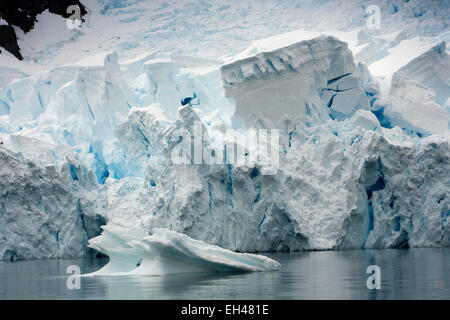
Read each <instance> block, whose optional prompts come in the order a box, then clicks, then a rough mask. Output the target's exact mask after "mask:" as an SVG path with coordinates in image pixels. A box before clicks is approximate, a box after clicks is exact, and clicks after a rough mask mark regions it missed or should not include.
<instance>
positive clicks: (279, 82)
mask: <svg viewBox="0 0 450 320" xmlns="http://www.w3.org/2000/svg"><path fill="white" fill-rule="evenodd" d="M221 74H222V81H223V86H224V88H225V95H226V96H227V97H232V98H233V99H234V100H235V101H236V112H235V114H234V121H235V123H238V122H242V123H243V126H244V127H255V126H256V127H257V126H258V125H257V123H256V122H255V120H257V119H261V118H263V119H265V125H266V127H279V126H280V121H281V120H282V119H283V118H284V117H286V118H290V119H292V120H294V119H295V120H296V119H298V118H302V115H307V114H308V113H309V112H311V110H309V111H308V109H310V108H311V109H312V110H313V112H314V113H316V112H317V113H318V118H319V119H320V120H323V119H324V118H328V114H331V115H332V117H334V118H337V119H340V120H342V119H344V118H346V117H349V116H351V115H352V114H353V113H354V112H355V110H357V109H368V108H369V101H368V99H367V97H366V95H365V93H364V92H363V91H362V89H361V87H360V86H359V83H360V79H359V75H358V74H357V73H356V67H355V64H354V62H353V59H352V54H351V52H350V50H348V48H347V45H346V44H345V43H344V42H341V41H339V40H337V39H336V38H333V37H319V38H315V39H313V40H306V41H302V42H299V43H296V44H293V45H290V46H288V47H285V48H281V49H277V50H275V51H272V52H264V53H259V54H256V55H255V56H253V57H249V58H246V59H243V60H238V61H236V62H233V63H230V64H226V65H223V66H222V67H221ZM322 103H323V104H325V105H326V106H327V107H328V108H329V111H327V110H326V109H325V110H324V108H321V107H316V106H317V105H322Z"/></svg>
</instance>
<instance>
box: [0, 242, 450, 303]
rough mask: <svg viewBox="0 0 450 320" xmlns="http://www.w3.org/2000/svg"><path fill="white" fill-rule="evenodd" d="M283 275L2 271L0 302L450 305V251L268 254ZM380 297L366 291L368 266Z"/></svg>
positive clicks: (60, 266)
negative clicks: (70, 280) (71, 281)
mask: <svg viewBox="0 0 450 320" xmlns="http://www.w3.org/2000/svg"><path fill="white" fill-rule="evenodd" d="M268 256H270V257H271V258H273V259H276V260H278V261H279V262H281V264H282V270H281V271H279V272H257V273H239V274H203V273H202V274H200V273H196V274H192V273H191V274H179V275H170V276H158V277H95V278H82V279H81V289H79V290H69V289H67V286H66V280H67V276H68V274H67V273H66V270H67V267H68V266H70V265H78V266H79V267H80V268H81V272H82V273H88V272H92V271H94V270H97V269H99V268H100V267H102V266H103V265H104V264H105V263H106V262H107V259H96V258H91V259H76V260H41V261H20V262H2V263H0V299H450V248H443V249H405V250H366V251H339V252H335V251H326V252H301V253H285V254H268ZM373 264H376V265H378V266H379V267H380V268H381V289H380V290H368V289H367V286H366V281H367V278H368V277H369V276H370V274H367V273H366V269H367V267H368V266H369V265H373Z"/></svg>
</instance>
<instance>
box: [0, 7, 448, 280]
mask: <svg viewBox="0 0 450 320" xmlns="http://www.w3.org/2000/svg"><path fill="white" fill-rule="evenodd" d="M124 3H125V4H126V6H128V4H127V3H126V2H124ZM410 5H412V4H402V6H410ZM126 6H125V7H126ZM306 6H307V5H306ZM195 8H196V7H195V5H192V8H191V11H190V12H191V13H192V14H194V13H195V14H199V15H201V14H203V13H202V12H197V11H196V9H195ZM420 8H422V7H421V6H420ZM114 10H119V9H118V8H116V9H115V8H109V7H108V8H107V9H106V8H105V9H104V16H102V17H101V18H102V19H112V18H113V17H115V14H114V12H115V11H114ZM224 10H226V9H224ZM421 10H422V9H421ZM410 13H411V12H410ZM183 14H186V13H185V12H183ZM118 16H120V15H119V14H118ZM410 18H411V19H413V17H412V16H411V17H410ZM428 18H429V17H428ZM428 18H427V15H424V16H419V17H417V19H428ZM99 19H100V18H99ZM420 21H422V20H420ZM46 23H48V21H47V22H46ZM224 23H225V22H224ZM227 23H228V22H227ZM129 24H130V25H132V24H133V22H130V23H129ZM210 27H211V26H208V28H210ZM435 28H436V30H434V29H433V28H430V29H427V28H425V27H424V26H421V27H420V28H419V29H418V30H417V32H416V33H414V32H413V30H412V29H408V28H406V29H405V30H403V31H402V32H394V31H395V30H390V31H392V32H391V33H389V34H387V35H373V34H371V33H370V32H368V31H367V30H366V31H364V30H352V31H348V32H347V31H345V32H344V31H330V32H319V31H314V32H313V31H308V32H307V31H304V30H300V31H291V30H287V31H290V32H288V33H285V34H281V35H276V36H272V37H269V38H265V39H260V38H262V37H260V38H259V40H256V41H253V42H252V41H244V40H245V39H244V40H243V39H241V40H240V41H242V42H244V43H246V44H247V45H248V48H247V49H245V48H244V47H243V46H242V42H238V44H233V46H236V47H235V48H234V49H239V50H235V51H234V52H233V54H231V53H230V51H227V52H226V53H227V55H225V56H220V57H219V58H217V57H218V56H219V55H218V54H216V53H217V47H215V46H214V44H216V43H217V42H216V40H212V42H211V43H210V42H208V47H207V48H206V49H205V51H207V52H209V53H214V54H205V55H203V56H204V57H205V58H200V57H199V56H200V55H198V54H195V52H189V51H190V50H192V47H189V48H187V49H186V52H183V51H180V50H178V51H177V50H172V49H173V46H175V44H173V43H172V42H170V41H169V42H167V41H166V40H161V41H162V42H161V43H164V44H165V45H164V46H162V47H164V48H166V49H168V50H162V51H161V50H156V49H146V50H145V51H144V52H143V53H141V54H135V55H133V57H132V58H130V57H126V56H124V51H126V52H128V51H133V50H132V49H130V48H128V47H126V48H125V49H124V50H122V51H121V50H120V48H117V47H115V48H113V49H116V50H109V49H111V48H105V49H107V50H105V51H104V52H100V53H96V54H91V55H89V56H87V57H85V58H83V59H81V60H79V61H70V60H71V59H67V60H68V61H67V62H64V63H60V64H59V65H57V66H51V67H50V68H49V70H45V71H42V70H41V69H39V68H37V67H36V66H35V67H36V69H39V70H38V71H39V72H30V73H29V74H25V73H24V71H25V69H26V68H25V66H26V64H27V63H30V62H29V61H25V62H23V64H20V65H18V64H17V63H15V62H14V63H10V64H9V65H8V68H6V67H5V66H4V64H3V62H4V61H11V59H12V58H11V57H10V56H5V58H4V57H3V53H2V56H1V58H2V59H0V62H1V64H0V68H1V70H2V72H3V70H5V72H6V71H7V70H14V68H16V67H17V69H15V72H16V73H17V75H20V76H14V77H13V78H14V80H12V81H10V79H9V73H8V74H6V73H5V75H8V77H7V78H8V79H7V80H2V81H1V85H0V162H1V166H0V177H1V179H0V260H17V259H36V258H37V259H43V258H69V257H81V256H85V255H87V254H92V250H91V249H88V247H90V248H92V249H95V250H97V251H100V252H102V253H105V254H107V255H108V256H109V257H110V264H108V265H107V266H106V267H105V269H103V271H101V272H99V274H101V273H104V274H111V273H117V272H119V273H127V274H128V273H130V272H131V273H143V274H152V272H156V271H157V270H159V271H160V272H162V269H167V270H169V269H170V268H167V267H166V266H167V263H170V261H171V260H170V259H172V258H173V256H169V257H165V256H164V252H165V251H167V254H168V255H170V254H171V253H170V252H172V253H173V255H178V254H180V255H181V256H183V257H186V256H188V255H189V254H190V253H192V252H193V251H191V250H194V249H195V250H196V248H200V247H202V248H209V249H208V250H209V251H208V250H207V251H208V252H209V253H211V254H212V256H213V258H212V262H211V261H210V262H208V263H212V264H211V265H210V266H211V268H212V270H224V269H223V268H225V269H227V268H228V269H230V268H231V269H233V268H237V269H240V270H242V269H246V268H247V270H250V269H252V268H256V269H258V270H259V269H276V265H275V264H274V263H272V262H270V263H269V265H270V267H267V265H266V264H264V263H265V262H267V261H269V260H264V259H263V260H258V259H257V261H255V260H252V259H253V258H251V257H253V256H246V257H248V259H244V261H242V260H240V258H238V257H241V256H240V255H231V253H228V251H222V250H231V251H234V252H235V254H238V253H261V252H291V251H299V250H344V249H370V248H403V247H435V246H449V245H450V225H449V220H450V219H449V216H450V210H449V193H450V180H449V178H448V176H449V174H448V173H449V163H450V159H449V158H450V152H449V111H450V109H449V103H448V101H449V96H450V89H449V85H448V84H449V79H448V75H449V74H450V64H449V56H448V50H447V48H446V44H445V43H446V42H445V40H448V39H446V37H447V36H446V34H445V33H444V34H441V33H439V32H441V31H442V30H441V29H442V26H440V25H439V24H438V25H436V26H435ZM272 31H273V32H272ZM272 31H271V32H267V34H265V35H266V36H267V35H273V34H274V33H275V31H274V30H272ZM255 32H256V31H255ZM259 32H260V31H257V32H256V33H257V35H260V33H259ZM278 33H279V32H278ZM417 34H420V35H421V36H423V37H424V39H422V40H420V39H419V38H416V37H415V36H416V35H417ZM141 36H143V35H142V34H139V35H137V37H141ZM80 37H81V38H82V36H80ZM427 37H429V38H427ZM197 40H198V41H200V40H201V39H200V40H199V39H196V40H195V41H197ZM411 44H412V45H416V44H420V46H419V45H417V50H415V51H414V50H410V51H411V52H410V54H409V55H408V56H407V58H405V59H403V60H402V61H400V60H399V59H398V56H399V55H400V53H401V50H400V51H399V49H401V48H403V47H406V48H411ZM145 45H147V44H145ZM122 46H125V44H122ZM230 46H231V44H230ZM119 47H120V46H119ZM30 50H31V49H30ZM42 50H44V49H42ZM61 50H62V51H61V52H60V53H58V52H56V51H55V52H53V53H48V52H47V53H48V54H55V55H57V56H58V55H59V54H62V53H63V52H64V51H65V50H68V47H63V48H62V49H61ZM227 50H228V49H227ZM25 53H27V52H25ZM133 53H134V52H133ZM28 54H30V53H28ZM192 55H195V56H192ZM212 57H216V58H212ZM3 58H4V59H3ZM60 58H61V57H59V58H58V59H60ZM58 59H55V61H58ZM375 67H376V68H375ZM31 69H32V68H29V69H28V70H27V71H30V70H31ZM380 70H381V71H380ZM8 72H9V71H8ZM0 78H1V76H0ZM1 79H4V78H1ZM5 79H6V78H5ZM194 97H195V98H194ZM191 98H194V99H191ZM186 99H187V100H186ZM188 100H189V101H190V103H186V104H184V105H182V104H183V103H182V102H183V101H188ZM196 123H200V124H201V135H202V144H201V146H202V148H203V150H204V151H205V153H204V154H203V157H204V158H203V160H205V158H206V157H209V155H212V154H214V155H216V157H217V158H225V159H226V158H227V156H228V157H229V156H230V154H231V152H232V151H231V150H230V149H229V148H226V149H225V150H223V149H222V147H223V145H221V142H222V141H224V140H225V141H226V139H227V137H226V131H227V129H233V130H235V132H236V134H237V135H240V136H241V135H242V136H244V135H245V134H246V133H247V132H248V130H251V129H253V128H257V129H268V130H271V129H278V130H279V133H280V135H279V154H278V161H279V168H278V170H277V172H276V173H275V174H267V170H266V169H267V168H266V167H265V165H264V161H263V162H262V163H256V164H255V163H250V162H248V161H247V162H245V163H243V164H234V163H226V161H218V162H217V163H214V164H209V163H202V164H179V163H175V162H174V159H173V150H174V149H175V148H176V147H177V146H179V145H180V144H181V143H182V141H180V139H179V138H180V137H179V136H178V134H179V133H180V132H181V131H183V130H184V131H187V132H194V130H196V129H195V128H194V126H195V124H196ZM226 142H227V147H228V146H231V147H232V148H233V150H234V149H235V148H236V150H237V152H239V150H244V154H243V155H240V156H242V158H243V159H246V157H247V156H246V154H245V153H247V152H249V150H248V149H246V148H247V147H248V146H242V145H240V144H239V142H238V141H226ZM238 156H239V155H238ZM102 230H103V231H102ZM102 232H103V233H102ZM149 237H150V238H149ZM194 239H195V240H194ZM196 241H201V244H200V242H196ZM88 243H89V245H88ZM131 244H132V245H131ZM183 245H185V246H186V247H184V248H185V249H186V251H183V250H182V249H183ZM212 246H218V247H220V248H222V249H220V248H216V247H212ZM150 248H153V249H150ZM152 250H153V251H152ZM155 250H156V252H157V254H156V253H155ZM180 250H181V251H180ZM195 250H194V251H195ZM151 252H152V253H151ZM225 252H227V253H225ZM158 254H159V255H162V257H163V258H162V259H161V260H152V258H151V257H155V255H156V256H157V255H158ZM229 254H230V255H229ZM219 256H227V257H228V258H229V259H228V260H226V261H225V262H224V261H222V262H221V263H224V264H223V265H222V264H220V263H219V264H216V262H217V261H216V260H214V259H216V258H214V257H219ZM166 259H168V260H166ZM210 259H211V256H202V255H201V254H198V252H197V251H195V259H194V262H193V265H191V266H190V267H192V269H193V270H194V269H198V268H200V269H201V268H203V267H204V266H205V264H208V263H207V262H206V261H209V260H210ZM167 261H169V262H167ZM214 261H215V262H214ZM238 261H241V262H242V263H244V265H240V264H239V265H238V264H237V262H238ZM137 264H139V266H138V267H137ZM249 265H252V267H251V268H250V269H248V268H249V267H248V266H249ZM255 265H257V266H258V267H254V266H255ZM263 265H264V266H263ZM148 266H151V267H148ZM162 266H164V267H162ZM184 267H186V266H183V268H184ZM152 270H153V271H152ZM170 270H171V269H170ZM252 270H253V269H252ZM172 271H173V272H178V271H179V270H178V269H176V268H175V267H174V270H172Z"/></svg>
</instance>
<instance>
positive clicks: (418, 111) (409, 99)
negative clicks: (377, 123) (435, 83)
mask: <svg viewBox="0 0 450 320" xmlns="http://www.w3.org/2000/svg"><path fill="white" fill-rule="evenodd" d="M389 101H390V103H389V106H388V107H387V108H386V110H385V114H386V116H388V117H389V118H390V119H391V125H399V126H402V127H403V128H410V129H413V130H416V131H418V132H420V133H422V134H429V133H437V134H445V133H448V132H449V126H448V120H449V113H448V111H447V110H445V109H444V108H443V107H442V106H440V105H439V104H437V103H436V102H435V94H434V92H433V91H432V90H431V89H429V88H427V87H425V86H423V85H421V84H420V83H417V82H415V81H412V80H409V79H408V78H405V77H403V76H402V75H401V73H395V74H394V76H393V77H392V86H391V89H390V91H389Z"/></svg>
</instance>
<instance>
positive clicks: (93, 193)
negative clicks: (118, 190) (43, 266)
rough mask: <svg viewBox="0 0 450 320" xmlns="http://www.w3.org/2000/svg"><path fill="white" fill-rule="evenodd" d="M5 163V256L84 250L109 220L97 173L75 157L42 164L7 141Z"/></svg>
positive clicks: (0, 250) (1, 203) (0, 173)
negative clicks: (100, 201)
mask: <svg viewBox="0 0 450 320" xmlns="http://www.w3.org/2000/svg"><path fill="white" fill-rule="evenodd" d="M35 143H36V142H35ZM0 164H1V165H0V190H1V193H0V210H1V211H0V212H1V214H0V235H1V238H0V257H1V260H11V261H13V260H19V259H35V258H60V257H64V258H67V257H80V256H83V255H84V254H85V252H86V245H87V241H88V239H90V238H92V237H93V236H95V235H97V234H98V233H99V231H100V226H101V225H103V224H104V223H105V222H106V221H105V219H104V217H103V216H102V215H100V214H98V213H97V211H96V200H97V197H98V191H99V189H98V185H97V182H96V180H95V176H94V175H93V173H92V172H90V171H88V170H87V169H86V167H84V166H83V165H82V164H81V163H80V162H77V161H74V160H66V161H63V162H62V163H61V164H60V165H48V166H40V165H39V164H38V163H36V162H35V161H32V160H30V159H27V158H26V157H24V156H23V155H22V154H20V153H19V154H18V153H14V152H11V151H9V150H7V149H5V148H3V147H0Z"/></svg>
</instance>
